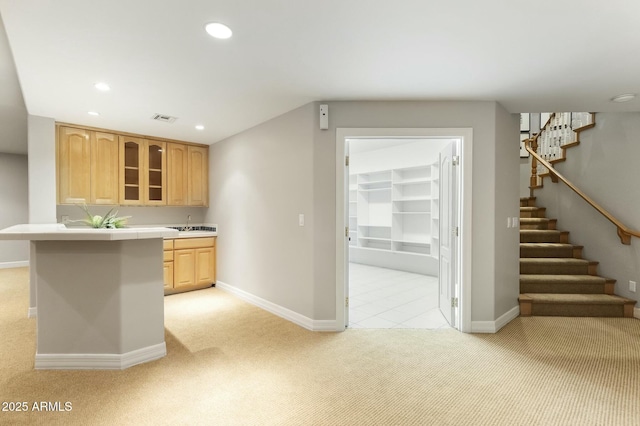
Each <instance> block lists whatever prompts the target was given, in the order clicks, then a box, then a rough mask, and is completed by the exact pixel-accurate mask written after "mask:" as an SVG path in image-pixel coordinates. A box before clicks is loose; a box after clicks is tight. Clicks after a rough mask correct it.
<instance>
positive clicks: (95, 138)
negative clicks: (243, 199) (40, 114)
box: [56, 123, 209, 207]
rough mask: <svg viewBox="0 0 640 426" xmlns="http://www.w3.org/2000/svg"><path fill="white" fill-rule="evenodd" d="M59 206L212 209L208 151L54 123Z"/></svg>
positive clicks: (199, 147)
mask: <svg viewBox="0 0 640 426" xmlns="http://www.w3.org/2000/svg"><path fill="white" fill-rule="evenodd" d="M56 167H57V171H56V173H57V174H56V178H57V187H58V199H57V201H58V204H109V205H118V204H119V205H131V206H167V205H169V206H195V207H206V206H208V204H209V147H208V146H206V145H198V144H190V143H181V142H179V141H169V140H166V141H165V140H157V139H155V138H154V139H151V138H147V137H145V136H140V135H124V134H119V132H113V133H112V132H110V131H108V130H102V129H96V128H91V127H89V128H85V127H83V126H76V125H73V124H71V125H67V124H61V123H60V124H56Z"/></svg>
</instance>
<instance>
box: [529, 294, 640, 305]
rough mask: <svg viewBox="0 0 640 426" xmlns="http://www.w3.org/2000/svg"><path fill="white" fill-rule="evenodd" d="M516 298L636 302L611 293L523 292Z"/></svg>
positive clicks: (578, 302) (586, 302)
mask: <svg viewBox="0 0 640 426" xmlns="http://www.w3.org/2000/svg"><path fill="white" fill-rule="evenodd" d="M518 300H520V301H530V302H532V303H546V304H570V305H625V304H635V303H636V301H635V300H631V299H627V298H626V297H620V296H616V295H612V294H561V293H523V294H521V295H520V297H519V298H518Z"/></svg>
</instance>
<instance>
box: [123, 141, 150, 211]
mask: <svg viewBox="0 0 640 426" xmlns="http://www.w3.org/2000/svg"><path fill="white" fill-rule="evenodd" d="M143 169H144V141H143V140H142V139H140V138H134V137H130V136H120V186H121V190H120V204H125V205H126V204H129V205H141V204H143V203H144V201H143V200H144V194H143V191H144V187H145V175H144V173H143Z"/></svg>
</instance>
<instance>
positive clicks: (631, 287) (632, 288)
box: [629, 281, 636, 293]
mask: <svg viewBox="0 0 640 426" xmlns="http://www.w3.org/2000/svg"><path fill="white" fill-rule="evenodd" d="M629 291H631V292H633V293H635V292H636V282H635V281H629Z"/></svg>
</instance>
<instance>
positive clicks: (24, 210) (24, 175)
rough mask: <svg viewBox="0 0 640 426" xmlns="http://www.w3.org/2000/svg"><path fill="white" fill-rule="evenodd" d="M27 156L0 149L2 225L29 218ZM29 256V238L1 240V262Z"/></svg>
mask: <svg viewBox="0 0 640 426" xmlns="http://www.w3.org/2000/svg"><path fill="white" fill-rule="evenodd" d="M27 165H28V163H27V156H26V155H16V154H2V153H0V206H2V207H1V209H0V229H4V228H6V227H8V226H12V225H17V224H20V223H26V222H27V221H28V218H29V199H28V194H29V182H28V180H29V177H28V172H27ZM28 260H29V243H28V242H27V241H0V264H1V263H5V262H25V261H28Z"/></svg>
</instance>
